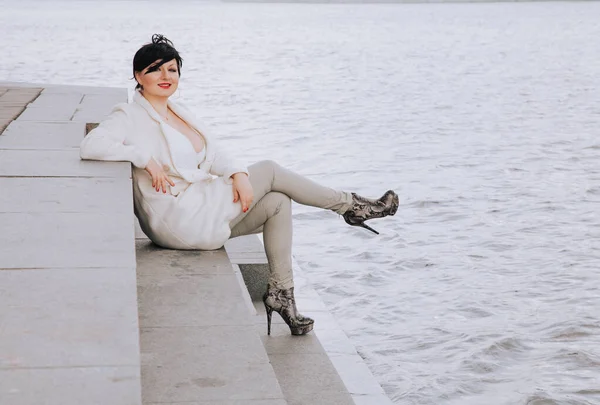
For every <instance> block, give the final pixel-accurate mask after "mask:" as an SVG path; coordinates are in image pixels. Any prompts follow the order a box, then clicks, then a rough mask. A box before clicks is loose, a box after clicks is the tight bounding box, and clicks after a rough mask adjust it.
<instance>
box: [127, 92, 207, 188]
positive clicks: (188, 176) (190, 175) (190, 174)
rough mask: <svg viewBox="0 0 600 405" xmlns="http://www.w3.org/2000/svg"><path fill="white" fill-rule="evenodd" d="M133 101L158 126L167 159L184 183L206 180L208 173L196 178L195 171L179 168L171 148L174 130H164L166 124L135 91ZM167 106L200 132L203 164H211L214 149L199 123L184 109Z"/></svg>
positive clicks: (173, 104) (171, 105) (174, 104)
mask: <svg viewBox="0 0 600 405" xmlns="http://www.w3.org/2000/svg"><path fill="white" fill-rule="evenodd" d="M133 101H134V102H136V103H138V104H139V105H140V106H141V107H143V108H144V110H146V112H147V113H148V115H149V116H150V117H151V118H152V119H153V120H154V121H156V122H157V123H158V124H159V126H160V131H161V133H162V135H163V137H164V138H165V140H166V141H167V145H168V149H169V151H168V152H169V157H170V158H171V162H172V163H173V167H174V169H175V170H176V171H177V173H178V174H179V175H180V176H181V177H182V178H183V179H185V180H186V181H188V182H190V183H193V182H195V181H198V180H206V179H207V178H209V177H210V175H209V174H208V173H206V175H202V176H198V174H199V173H197V171H195V170H190V169H186V168H181V167H179V165H178V164H177V160H176V159H175V157H174V156H173V148H174V146H173V139H172V136H173V135H170V132H173V131H175V130H174V129H173V130H172V131H167V130H165V126H166V125H167V124H165V122H164V120H163V119H162V118H161V116H160V115H159V114H158V113H157V112H156V110H155V109H154V107H152V104H150V102H148V100H146V98H145V97H144V96H142V94H141V93H140V92H139V90H137V91H136V92H135V94H134V96H133ZM168 105H169V108H170V109H171V110H173V112H174V113H175V114H177V115H178V116H179V117H181V119H183V120H184V121H185V122H186V123H187V124H188V125H190V126H191V127H192V128H194V129H195V130H197V131H198V132H200V133H201V134H202V136H203V137H204V141H205V145H204V147H205V148H206V158H205V163H208V162H212V161H213V160H214V156H213V155H214V150H213V149H214V148H213V147H212V142H211V141H210V139H209V137H208V136H207V134H206V132H205V131H204V130H203V129H202V128H201V126H200V125H199V123H198V122H197V121H196V118H195V117H194V116H193V114H191V113H189V112H188V111H187V110H186V109H185V108H182V107H181V106H179V105H177V104H176V103H174V102H172V101H170V100H169V101H168ZM182 136H183V135H182ZM202 166H204V164H203V165H202ZM209 169H210V166H209ZM206 171H207V172H208V170H206Z"/></svg>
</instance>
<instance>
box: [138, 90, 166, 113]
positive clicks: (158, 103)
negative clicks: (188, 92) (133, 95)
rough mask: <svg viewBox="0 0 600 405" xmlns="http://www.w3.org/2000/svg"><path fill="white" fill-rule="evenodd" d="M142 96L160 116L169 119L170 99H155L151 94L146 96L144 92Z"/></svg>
mask: <svg viewBox="0 0 600 405" xmlns="http://www.w3.org/2000/svg"><path fill="white" fill-rule="evenodd" d="M142 96H143V97H144V98H145V99H146V100H148V102H149V103H150V105H151V106H152V107H154V110H156V112H157V113H158V115H160V116H161V117H163V118H166V117H167V115H168V114H169V105H168V103H167V102H168V100H169V98H168V97H153V96H151V95H149V94H144V92H142Z"/></svg>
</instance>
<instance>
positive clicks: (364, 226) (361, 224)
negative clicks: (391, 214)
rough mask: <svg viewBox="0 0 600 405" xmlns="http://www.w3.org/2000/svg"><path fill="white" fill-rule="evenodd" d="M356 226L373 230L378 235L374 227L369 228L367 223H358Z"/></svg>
mask: <svg viewBox="0 0 600 405" xmlns="http://www.w3.org/2000/svg"><path fill="white" fill-rule="evenodd" d="M358 226H362V227H363V228H366V229H368V230H369V231H371V232H373V233H374V234H376V235H379V232H377V231H376V230H375V229H373V228H371V227H370V226H369V225H367V224H365V223H360V224H358Z"/></svg>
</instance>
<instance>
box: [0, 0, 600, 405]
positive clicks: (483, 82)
mask: <svg viewBox="0 0 600 405" xmlns="http://www.w3.org/2000/svg"><path fill="white" fill-rule="evenodd" d="M0 10H1V11H0V13H1V14H0V33H2V38H3V41H2V47H1V50H2V57H1V58H0V78H3V79H6V80H23V81H36V82H42V83H43V82H53V83H78V84H90V85H100V86H104V85H109V86H128V87H130V88H132V87H133V82H132V81H131V80H129V78H130V77H131V75H132V73H131V71H130V69H131V58H132V55H133V53H134V52H135V50H137V48H138V47H139V46H140V45H141V44H143V43H145V42H147V41H148V40H149V38H150V35H151V34H152V33H154V32H161V33H163V34H165V35H167V36H168V37H169V38H171V39H172V40H173V41H174V42H175V45H176V46H177V47H178V48H179V49H180V51H181V52H182V54H183V57H184V66H183V78H182V85H181V88H182V90H181V92H180V94H179V95H178V97H179V98H180V99H181V100H182V101H185V102H187V103H188V104H189V105H190V106H192V107H193V108H194V109H195V110H196V112H197V114H198V115H199V116H200V117H202V118H203V119H204V120H205V121H206V122H207V123H208V124H209V125H210V126H211V127H212V128H213V132H214V133H215V134H216V135H218V136H219V137H220V138H221V139H222V142H223V143H224V144H225V145H226V146H227V147H228V148H229V149H232V150H235V151H236V152H237V155H238V156H241V157H243V158H245V159H246V160H247V161H248V162H253V161H256V160H260V159H274V160H276V161H278V162H279V163H281V164H283V165H285V166H287V167H290V168H292V169H294V170H297V171H299V172H301V173H303V174H305V175H308V176H311V177H312V178H314V179H315V180H318V181H320V182H322V183H324V184H327V185H330V186H335V187H339V188H343V189H348V190H351V191H358V192H360V193H361V194H363V195H367V196H378V195H380V194H382V193H383V191H385V190H387V189H388V188H393V189H396V190H397V191H398V192H399V194H400V195H401V207H400V209H399V211H398V214H397V215H396V216H395V217H393V218H389V219H385V220H379V221H373V226H374V227H375V228H376V229H379V230H380V231H381V236H379V237H376V236H374V235H372V234H369V233H368V232H366V231H364V230H361V229H355V228H350V227H348V226H347V225H345V224H344V223H343V221H342V219H341V218H339V217H337V216H336V215H335V214H333V213H329V212H321V211H318V210H316V209H312V208H306V207H301V206H298V205H295V206H294V212H295V215H294V220H295V235H294V236H295V242H294V249H295V251H294V253H295V256H296V258H297V259H298V261H299V262H300V264H301V265H302V267H303V268H304V269H305V271H306V272H307V273H308V274H309V277H310V279H311V280H312V281H313V283H314V284H315V286H316V288H317V289H318V290H319V291H320V292H321V293H322V295H323V298H324V299H325V300H326V301H327V302H328V303H329V305H330V307H331V308H332V310H333V312H334V313H335V315H336V317H337V319H338V321H339V323H340V324H341V325H342V326H343V328H344V329H345V331H346V332H347V333H348V335H349V336H350V337H351V339H352V340H353V342H354V343H355V344H356V346H357V348H358V349H359V352H360V354H361V355H362V356H363V357H364V358H365V359H366V362H367V363H368V364H369V366H370V368H371V370H372V371H373V372H374V374H375V375H376V377H377V378H378V380H379V381H380V382H381V384H382V385H383V387H384V388H385V390H386V392H387V393H388V394H389V396H390V397H391V398H392V399H393V400H394V402H395V403H398V404H411V405H412V404H415V405H416V404H419V405H434V404H435V405H440V404H448V405H459V404H460V405H517V404H529V405H550V404H561V405H563V404H600V377H599V372H598V367H599V366H600V321H599V320H598V311H599V310H600V298H599V296H600V282H599V277H598V275H597V269H598V264H599V263H600V261H599V259H600V258H599V253H598V249H599V248H600V242H599V240H600V239H599V237H600V220H599V218H598V208H599V205H598V203H599V202H600V170H599V168H598V167H599V164H598V153H599V151H600V140H599V138H598V132H599V131H600V120H599V116H600V114H599V112H600V101H599V100H600V97H599V94H600V92H599V90H600V79H599V76H600V47H599V46H598V38H600V3H589V2H564V3H518V4H515V3H495V4H493V3H490V4H411V5H393V4H387V5H385V4H370V5H324V4H321V5H315V4H312V5H311V4H220V3H197V2H191V1H188V2H185V1H169V2H164V1H138V2H130V1H120V2H106V1H104V2H102V4H100V3H99V2H96V1H85V2H77V1H68V2H64V1H63V2H59V1H52V2H44V1H31V0H25V1H19V2H16V1H11V2H6V1H5V2H2V1H1V0H0ZM317 327H318V326H317ZM325 405H326V404H325Z"/></svg>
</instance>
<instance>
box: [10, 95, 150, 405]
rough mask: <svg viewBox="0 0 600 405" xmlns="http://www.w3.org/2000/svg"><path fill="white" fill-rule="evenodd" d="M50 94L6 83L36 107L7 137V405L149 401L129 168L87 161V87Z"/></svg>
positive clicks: (29, 109) (132, 404) (19, 97)
mask: <svg viewBox="0 0 600 405" xmlns="http://www.w3.org/2000/svg"><path fill="white" fill-rule="evenodd" d="M0 86H2V85H0ZM4 86H6V85H4ZM44 87H45V86H34V87H32V88H21V87H19V88H17V87H12V88H9V89H8V90H6V91H2V90H1V89H2V88H1V87H0V97H2V99H3V100H6V97H7V96H8V97H10V103H8V102H3V103H0V113H2V111H4V113H3V115H2V116H8V115H11V114H13V115H14V114H15V111H16V110H15V109H12V103H14V102H15V101H18V102H21V103H30V102H31V101H33V100H35V101H33V103H30V104H29V105H28V106H27V109H26V110H25V111H24V112H23V114H21V115H19V116H18V117H17V119H16V120H12V121H11V122H10V123H9V125H8V129H7V130H5V131H4V132H3V133H2V134H1V135H0V187H3V189H4V190H10V192H6V193H0V319H1V321H0V324H2V333H0V348H1V350H0V404H19V405H38V404H42V403H45V404H61V405H81V404H86V405H106V404H111V405H141V382H140V379H141V376H140V352H139V327H138V312H137V299H136V294H137V285H136V274H135V245H134V227H133V224H134V223H133V196H132V193H131V167H130V165H129V164H127V163H106V162H82V161H81V160H80V159H79V152H78V150H77V147H78V145H79V142H80V141H81V139H83V136H84V131H85V125H84V124H77V123H73V122H71V121H70V118H71V117H70V116H69V114H70V109H76V108H77V106H76V102H77V100H78V99H81V96H79V91H80V90H83V93H84V94H85V92H86V91H89V89H87V88H86V89H78V90H77V92H76V94H74V89H73V88H69V87H56V88H54V89H55V90H56V94H57V96H50V95H48V96H46V90H47V89H45V90H43V91H42V88H44ZM5 88H6V87H5ZM40 91H42V94H41V96H40V98H37V99H36V97H37V95H38V94H39V93H40ZM50 93H51V92H49V94H50ZM100 93H101V94H103V91H100ZM121 94H122V95H123V94H124V95H125V96H126V92H125V93H123V92H121ZM57 97H58V98H57ZM125 100H126V97H125V98H124V99H123V101H125ZM46 119H51V120H53V121H56V122H52V123H50V122H47V121H46ZM27 120H36V122H33V121H29V122H28V121H27ZM3 122H4V121H3Z"/></svg>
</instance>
